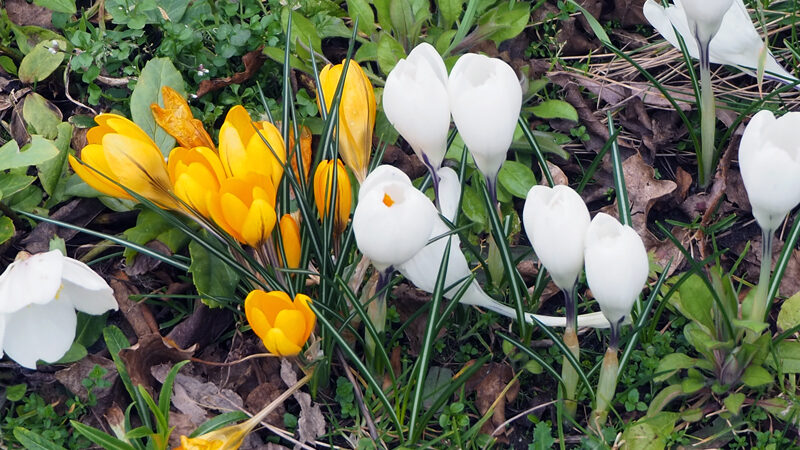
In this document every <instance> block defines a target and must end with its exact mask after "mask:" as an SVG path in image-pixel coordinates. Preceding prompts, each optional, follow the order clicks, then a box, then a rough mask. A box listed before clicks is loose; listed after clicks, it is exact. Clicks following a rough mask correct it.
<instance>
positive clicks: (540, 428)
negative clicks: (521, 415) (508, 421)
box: [533, 422, 556, 450]
mask: <svg viewBox="0 0 800 450" xmlns="http://www.w3.org/2000/svg"><path fill="white" fill-rule="evenodd" d="M555 443H556V440H555V439H553V433H552V429H551V427H550V425H548V424H547V422H539V423H537V424H536V427H535V428H534V429H533V450H548V449H551V448H553V444H555Z"/></svg>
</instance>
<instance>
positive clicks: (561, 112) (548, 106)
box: [525, 100, 578, 122]
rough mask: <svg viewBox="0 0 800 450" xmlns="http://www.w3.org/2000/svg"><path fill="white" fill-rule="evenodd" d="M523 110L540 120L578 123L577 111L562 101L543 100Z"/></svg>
mask: <svg viewBox="0 0 800 450" xmlns="http://www.w3.org/2000/svg"><path fill="white" fill-rule="evenodd" d="M525 109H526V110H527V111H530V112H532V113H533V114H534V115H535V116H536V117H539V118H542V119H567V120H571V121H573V122H577V121H578V111H577V110H576V109H575V107H574V106H572V105H570V104H569V103H567V102H565V101H564V100H545V101H543V102H541V103H539V104H538V105H534V106H531V107H530V108H525Z"/></svg>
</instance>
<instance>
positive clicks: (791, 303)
mask: <svg viewBox="0 0 800 450" xmlns="http://www.w3.org/2000/svg"><path fill="white" fill-rule="evenodd" d="M799 323H800V292H798V293H796V294H794V295H793V296H791V297H789V298H787V299H786V301H785V302H783V305H781V310H780V312H779V313H778V327H779V328H780V329H781V330H788V329H791V328H793V327H796V326H797V324H799Z"/></svg>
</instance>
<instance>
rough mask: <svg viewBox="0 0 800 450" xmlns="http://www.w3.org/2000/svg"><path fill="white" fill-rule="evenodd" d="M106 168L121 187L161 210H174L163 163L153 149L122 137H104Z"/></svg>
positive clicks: (159, 153) (118, 135) (125, 136)
mask: <svg viewBox="0 0 800 450" xmlns="http://www.w3.org/2000/svg"><path fill="white" fill-rule="evenodd" d="M103 149H104V150H105V155H106V160H107V161H108V165H109V167H111V168H113V169H112V170H113V171H114V175H115V178H116V179H117V180H118V181H119V183H120V184H122V185H123V186H125V187H127V188H128V189H130V190H132V191H133V192H136V193H137V194H139V195H141V196H143V197H145V198H147V199H148V200H151V201H153V202H155V203H158V204H159V206H161V207H164V208H173V207H176V204H175V201H174V199H173V198H172V197H171V196H170V195H169V191H170V186H171V184H170V180H169V175H168V174H167V167H166V163H165V162H164V158H163V157H162V156H161V152H160V151H159V150H158V148H157V147H155V146H150V145H147V143H145V142H142V141H140V140H138V139H134V138H132V137H129V136H128V135H122V134H107V135H105V136H103Z"/></svg>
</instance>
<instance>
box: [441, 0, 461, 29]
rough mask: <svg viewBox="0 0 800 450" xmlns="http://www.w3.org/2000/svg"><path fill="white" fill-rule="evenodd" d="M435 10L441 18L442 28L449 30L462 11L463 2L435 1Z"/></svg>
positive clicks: (454, 0) (456, 0) (453, 0)
mask: <svg viewBox="0 0 800 450" xmlns="http://www.w3.org/2000/svg"><path fill="white" fill-rule="evenodd" d="M436 9H438V10H439V14H440V15H441V17H442V27H443V28H445V29H447V28H451V27H452V26H453V24H454V23H455V22H456V20H458V18H459V17H461V13H462V12H463V11H464V0H436Z"/></svg>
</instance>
